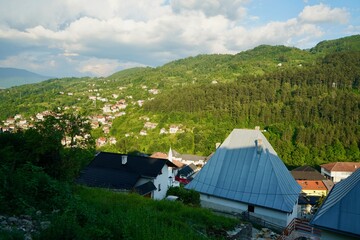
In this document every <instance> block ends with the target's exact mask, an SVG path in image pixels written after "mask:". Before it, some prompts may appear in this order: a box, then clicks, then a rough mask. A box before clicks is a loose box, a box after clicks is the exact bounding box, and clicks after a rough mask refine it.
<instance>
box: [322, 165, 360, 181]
mask: <svg viewBox="0 0 360 240" xmlns="http://www.w3.org/2000/svg"><path fill="white" fill-rule="evenodd" d="M358 168H360V162H332V163H326V164H323V165H321V174H322V175H324V176H325V177H326V178H327V179H330V180H331V181H333V182H334V183H337V182H340V181H341V180H344V179H346V178H347V177H349V176H350V175H351V174H352V173H353V172H355V171H356V170H357V169H358Z"/></svg>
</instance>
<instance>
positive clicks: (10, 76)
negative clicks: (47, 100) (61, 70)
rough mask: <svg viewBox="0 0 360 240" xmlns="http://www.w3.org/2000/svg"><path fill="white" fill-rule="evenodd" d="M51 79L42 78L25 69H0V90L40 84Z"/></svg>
mask: <svg viewBox="0 0 360 240" xmlns="http://www.w3.org/2000/svg"><path fill="white" fill-rule="evenodd" d="M49 78H51V77H47V76H42V75H39V74H37V73H33V72H29V71H27V70H24V69H18V68H2V67H0V88H10V87H13V86H19V85H23V84H31V83H38V82H41V81H44V80H47V79H49Z"/></svg>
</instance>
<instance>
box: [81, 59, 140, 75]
mask: <svg viewBox="0 0 360 240" xmlns="http://www.w3.org/2000/svg"><path fill="white" fill-rule="evenodd" d="M136 66H140V65H139V64H136V63H131V62H126V63H120V62H119V61H117V60H114V59H99V58H90V59H87V60H85V61H82V62H80V64H79V66H78V67H77V70H78V71H79V72H81V73H85V74H87V75H88V74H90V75H92V76H98V77H99V76H103V77H105V76H108V75H110V74H112V73H114V72H116V71H119V70H122V69H125V68H130V67H136Z"/></svg>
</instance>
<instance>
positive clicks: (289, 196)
mask: <svg viewBox="0 0 360 240" xmlns="http://www.w3.org/2000/svg"><path fill="white" fill-rule="evenodd" d="M186 188H187V189H194V190H196V191H198V192H200V193H204V194H209V195H213V196H217V197H221V198H226V199H230V200H234V201H239V202H243V203H248V204H252V205H257V206H263V207H267V208H272V209H276V210H280V211H283V212H291V211H292V210H293V207H294V204H295V203H296V201H297V199H298V197H299V193H300V191H301V187H300V185H299V184H298V183H297V182H296V181H295V180H294V178H293V177H292V176H291V174H290V172H289V171H288V169H287V168H286V167H285V165H284V163H283V162H282V160H281V159H280V158H279V157H278V156H277V154H276V152H275V150H274V149H273V148H272V146H271V145H270V143H269V142H268V141H267V139H266V138H265V136H264V135H263V134H262V133H261V132H260V131H259V130H248V129H234V130H233V131H232V132H231V133H230V135H229V136H228V137H227V138H226V139H225V141H224V142H223V144H222V145H221V146H220V147H219V148H218V149H217V150H216V152H215V154H214V155H213V156H212V157H211V159H210V160H209V161H208V162H207V164H206V165H205V166H204V167H203V168H202V169H201V170H200V172H199V173H198V174H197V175H196V176H195V178H194V179H193V180H192V181H191V182H190V183H189V184H188V185H187V186H186Z"/></svg>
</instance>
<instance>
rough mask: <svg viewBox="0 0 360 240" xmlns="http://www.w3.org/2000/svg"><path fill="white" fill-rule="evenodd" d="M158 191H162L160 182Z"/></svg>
mask: <svg viewBox="0 0 360 240" xmlns="http://www.w3.org/2000/svg"><path fill="white" fill-rule="evenodd" d="M158 191H159V192H160V191H161V184H160V183H159V185H158Z"/></svg>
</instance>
